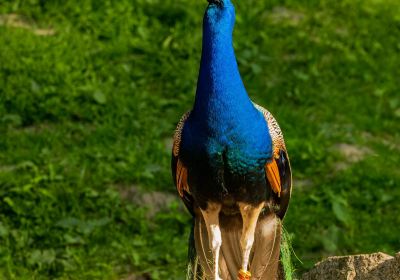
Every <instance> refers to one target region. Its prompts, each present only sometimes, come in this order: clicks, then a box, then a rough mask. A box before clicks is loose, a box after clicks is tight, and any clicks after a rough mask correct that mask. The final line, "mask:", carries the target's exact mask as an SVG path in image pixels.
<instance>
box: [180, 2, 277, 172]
mask: <svg viewBox="0 0 400 280" xmlns="http://www.w3.org/2000/svg"><path fill="white" fill-rule="evenodd" d="M234 22H235V10H234V7H233V5H232V4H231V3H230V1H226V0H225V1H224V5H223V7H222V8H221V7H218V6H217V5H216V4H210V5H209V7H208V8H207V10H206V13H205V16H204V22H203V50H202V56H201V63H200V71H199V77H198V82H197V91H196V99H195V104H194V108H193V111H192V113H191V115H190V117H189V119H188V120H187V122H186V124H185V126H184V128H183V133H182V139H183V142H182V149H183V150H185V151H187V153H190V154H191V157H193V156H194V155H201V154H207V156H209V157H210V158H212V159H213V160H212V161H210V163H212V164H216V165H218V164H222V160H218V158H219V157H220V156H222V153H226V162H225V164H228V166H229V168H230V169H231V170H232V171H234V172H238V173H241V174H245V173H247V172H248V171H249V169H253V168H260V167H261V166H264V165H265V162H266V161H267V159H269V158H271V154H272V143H271V137H270V135H269V132H268V127H267V124H266V122H265V120H264V117H263V116H262V114H261V113H260V112H259V111H258V110H257V109H255V108H254V106H253V103H252V102H251V100H250V99H249V97H248V95H247V92H246V89H245V87H244V85H243V82H242V79H241V77H240V73H239V70H238V66H237V62H236V57H235V53H234V50H233V46H232V32H233V27H234ZM216 167H217V166H216Z"/></svg>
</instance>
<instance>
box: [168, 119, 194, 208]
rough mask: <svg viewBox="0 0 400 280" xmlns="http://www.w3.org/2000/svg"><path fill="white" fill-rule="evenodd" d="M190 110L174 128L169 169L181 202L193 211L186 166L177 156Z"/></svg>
mask: <svg viewBox="0 0 400 280" xmlns="http://www.w3.org/2000/svg"><path fill="white" fill-rule="evenodd" d="M189 114H190V112H187V113H186V114H184V115H183V116H182V118H181V119H180V121H179V123H178V125H177V126H176V129H175V134H174V143H173V146H172V161H171V169H172V177H173V179H174V182H175V186H176V190H177V191H178V194H179V196H180V198H181V199H182V201H183V203H185V206H186V208H187V209H188V210H189V211H190V213H192V214H194V213H193V198H192V196H191V195H190V191H189V185H188V182H187V177H188V175H187V174H188V170H187V167H186V166H185V165H184V164H183V162H182V161H181V159H180V158H179V149H180V144H181V135H182V129H183V126H184V124H185V121H186V120H187V118H188V117H189Z"/></svg>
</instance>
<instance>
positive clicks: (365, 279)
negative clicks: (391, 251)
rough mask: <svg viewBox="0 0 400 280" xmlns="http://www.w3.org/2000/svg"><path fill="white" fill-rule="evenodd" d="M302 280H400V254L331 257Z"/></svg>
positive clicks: (319, 263)
mask: <svg viewBox="0 0 400 280" xmlns="http://www.w3.org/2000/svg"><path fill="white" fill-rule="evenodd" d="M301 279H302V280H400V252H399V253H397V254H396V256H395V257H392V256H389V255H387V254H384V253H374V254H369V255H354V256H344V257H329V258H327V259H326V260H323V261H321V262H318V263H317V264H316V265H315V266H314V267H313V268H312V269H311V270H310V271H309V272H307V273H305V274H303V276H302V278H301Z"/></svg>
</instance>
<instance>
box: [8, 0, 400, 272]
mask: <svg viewBox="0 0 400 280" xmlns="http://www.w3.org/2000/svg"><path fill="white" fill-rule="evenodd" d="M234 2H235V4H236V12H237V21H236V29H235V34H234V36H235V49H236V54H237V57H238V61H239V66H240V70H241V73H242V76H243V80H244V82H245V84H246V86H247V89H248V92H249V94H250V95H251V97H252V98H253V100H255V101H256V102H257V103H259V104H261V105H264V106H265V107H267V108H268V109H269V110H270V111H271V112H272V113H273V114H274V115H275V117H276V118H277V119H278V121H279V123H280V125H281V127H282V129H283V131H284V133H285V138H286V141H287V146H288V149H289V153H290V157H291V162H292V168H293V174H294V178H295V184H294V192H293V198H292V202H291V206H290V208H289V211H288V214H287V217H286V220H285V228H286V229H287V230H288V232H289V233H290V239H291V241H292V245H293V247H294V250H295V252H296V254H297V255H298V257H299V258H300V259H301V261H302V262H303V263H300V262H298V261H296V262H295V268H296V269H297V270H298V272H299V273H300V272H301V271H303V270H304V269H307V268H309V267H310V266H311V265H312V264H313V263H314V262H315V261H317V260H319V259H321V258H322V257H323V256H327V255H334V254H335V255H338V254H350V253H361V252H363V253H367V252H373V251H384V252H387V253H391V254H392V253H394V252H396V251H399V250H400V239H399V237H398V230H397V228H398V227H399V226H400V216H399V215H398V213H399V211H400V204H399V203H398V201H399V199H400V188H399V187H400V186H399V182H400V170H399V168H398V166H399V164H400V152H399V151H400V146H399V145H400V144H399V143H400V137H399V136H400V133H399V132H400V95H399V90H400V78H399V77H400V68H399V65H400V56H399V55H398V53H399V52H400V41H399V38H400V5H398V3H397V2H398V1H397V0H364V1H361V0H356V1H354V0H352V1H349V0H340V1H327V0H326V1H316V0H315V1H312V0H310V1H300V0H297V1H295V0H287V1H283V0H282V1H277V0H271V1H255V0H246V1H244V0H242V1H239V0H236V1H234ZM205 5H206V1H200V0H199V1H191V0H179V1H173V0H152V1H145V0H135V1H128V0H120V1H110V0H108V1H94V0H93V1H90V0H86V1H77V0H71V1H56V0H54V1H41V0H30V1H27V0H25V1H24V0H17V1H10V0H9V1H4V0H3V1H2V3H1V4H0V15H1V17H0V23H1V22H2V21H3V22H4V18H5V16H4V15H8V16H10V15H12V14H17V15H18V16H17V19H18V21H19V22H20V23H21V22H22V23H23V27H21V24H19V27H18V26H15V25H16V24H10V23H9V24H8V25H4V23H3V24H0V201H1V203H0V278H2V279H123V278H124V277H126V276H128V275H130V274H138V275H144V276H145V277H147V278H149V279H183V278H184V275H185V266H186V250H187V249H186V240H187V235H188V226H189V215H188V214H187V213H185V212H184V211H182V209H181V208H180V207H178V205H179V203H178V202H177V203H173V204H172V205H171V206H170V209H168V210H164V211H162V212H160V213H159V214H157V215H156V216H155V217H153V218H149V217H148V215H147V210H146V209H145V208H144V207H143V205H137V203H136V204H135V203H132V202H130V201H128V200H124V199H121V196H120V194H119V191H118V190H121V189H124V188H128V187H132V186H135V187H136V188H139V189H141V190H142V191H164V192H169V193H174V187H173V184H172V180H171V178H170V171H169V160H170V150H169V147H168V146H169V140H168V139H170V138H171V137H172V133H173V130H174V127H175V124H176V122H177V121H178V119H179V118H180V116H181V114H183V113H184V112H185V111H186V110H188V109H190V108H191V105H192V103H193V98H194V91H195V86H196V78H197V71H198V63H199V57H200V51H201V21H202V15H203V10H204V8H205ZM49 28H50V29H52V32H54V34H53V35H50V36H40V35H38V34H37V33H38V29H49ZM343 143H346V144H348V145H347V146H344V145H343ZM349 145H350V146H349ZM343 147H351V148H352V149H353V150H354V149H355V150H356V152H355V153H360V154H361V155H360V156H358V158H357V160H352V159H351V158H349V156H345V155H344V153H343ZM353 154H354V152H353ZM148 207H151V205H148Z"/></svg>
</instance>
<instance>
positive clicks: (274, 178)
mask: <svg viewBox="0 0 400 280" xmlns="http://www.w3.org/2000/svg"><path fill="white" fill-rule="evenodd" d="M265 173H266V175H267V178H268V181H269V183H270V184H271V187H272V190H273V191H274V192H275V193H277V194H278V197H280V196H281V190H282V186H281V177H280V175H279V169H278V164H277V163H276V160H275V159H272V161H271V162H269V163H267V164H266V165H265Z"/></svg>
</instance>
